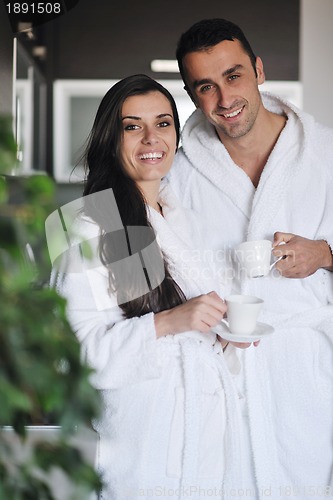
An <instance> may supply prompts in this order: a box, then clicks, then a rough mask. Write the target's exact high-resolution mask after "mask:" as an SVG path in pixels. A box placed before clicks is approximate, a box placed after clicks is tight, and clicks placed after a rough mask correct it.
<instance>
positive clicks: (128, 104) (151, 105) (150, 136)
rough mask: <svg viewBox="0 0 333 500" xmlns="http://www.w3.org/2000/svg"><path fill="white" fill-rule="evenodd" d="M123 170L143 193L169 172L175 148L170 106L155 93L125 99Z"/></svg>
mask: <svg viewBox="0 0 333 500" xmlns="http://www.w3.org/2000/svg"><path fill="white" fill-rule="evenodd" d="M122 124H123V141H122V145H121V159H122V164H123V169H124V171H125V172H126V174H127V175H128V176H129V177H131V179H133V180H134V181H135V182H136V183H137V184H138V185H139V187H140V188H141V189H142V190H143V191H145V189H150V187H151V186H152V184H159V182H160V180H161V179H162V177H164V176H165V175H166V174H167V173H168V172H169V170H170V168H171V165H172V162H173V159H174V156H175V152H176V147H177V136H176V129H175V123H174V117H173V113H172V108H171V105H170V103H169V101H168V99H167V98H166V97H165V96H164V95H163V94H161V93H160V92H158V91H152V92H149V93H148V94H143V95H135V96H130V97H128V98H127V99H126V100H125V101H124V104H123V107H122Z"/></svg>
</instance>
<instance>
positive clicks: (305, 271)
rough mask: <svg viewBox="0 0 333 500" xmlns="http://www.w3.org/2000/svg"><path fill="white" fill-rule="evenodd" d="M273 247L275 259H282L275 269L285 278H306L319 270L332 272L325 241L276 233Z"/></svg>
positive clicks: (329, 254)
mask: <svg viewBox="0 0 333 500" xmlns="http://www.w3.org/2000/svg"><path fill="white" fill-rule="evenodd" d="M281 243H285V244H284V245H280V244H281ZM273 247H274V250H273V255H274V256H275V257H284V258H283V259H282V260H280V261H279V262H278V263H277V264H276V265H275V267H276V269H278V270H279V271H280V273H281V274H282V276H285V277H286V278H306V277H307V276H310V275H311V274H314V273H315V272H316V271H318V269H320V268H323V269H327V270H329V271H333V255H332V251H331V248H330V246H329V245H328V243H327V242H326V241H325V240H310V239H307V238H303V237H302V236H297V235H296V234H292V233H281V232H276V233H275V234H274V242H273Z"/></svg>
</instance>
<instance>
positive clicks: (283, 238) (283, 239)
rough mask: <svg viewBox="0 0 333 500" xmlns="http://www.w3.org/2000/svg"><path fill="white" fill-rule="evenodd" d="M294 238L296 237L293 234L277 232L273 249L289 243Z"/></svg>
mask: <svg viewBox="0 0 333 500" xmlns="http://www.w3.org/2000/svg"><path fill="white" fill-rule="evenodd" d="M294 236H295V235H294V234H292V233H282V232H280V231H277V232H276V233H274V240H273V247H276V246H277V245H281V243H288V242H289V241H290V240H291V238H293V237H294Z"/></svg>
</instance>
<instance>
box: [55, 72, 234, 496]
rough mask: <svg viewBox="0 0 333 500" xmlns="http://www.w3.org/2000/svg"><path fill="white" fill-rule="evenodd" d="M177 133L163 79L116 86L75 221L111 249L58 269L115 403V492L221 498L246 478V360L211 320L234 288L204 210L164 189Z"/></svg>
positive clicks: (106, 411) (109, 475) (95, 136)
mask: <svg viewBox="0 0 333 500" xmlns="http://www.w3.org/2000/svg"><path fill="white" fill-rule="evenodd" d="M178 141H179V119H178V114H177V109H176V105H175V102H174V100H173V98H172V96H171V95H170V94H169V92H168V91H167V90H166V89H165V88H164V87H163V86H161V85H160V84H159V83H157V82H156V81H154V80H152V79H151V78H149V77H147V76H145V75H135V76H131V77H128V78H125V79H124V80H122V81H120V82H118V83H117V84H116V85H114V86H113V87H112V88H111V89H110V90H109V91H108V92H107V94H106V95H105V97H104V98H103V100H102V102H101V104H100V107H99V109H98V112H97V115H96V118H95V122H94V125H93V128H92V132H91V134H90V138H89V142H88V146H87V149H86V154H85V161H86V167H87V178H86V183H85V190H84V195H85V198H84V208H83V213H82V214H81V215H80V216H79V217H78V218H77V220H76V221H75V231H76V232H77V233H78V234H80V235H83V238H82V241H83V240H89V241H90V243H91V244H92V246H93V243H94V242H96V241H98V245H97V246H98V253H99V261H98V264H96V261H95V260H90V259H89V258H88V257H83V258H82V265H83V268H82V270H81V271H80V270H78V269H77V268H76V269H73V267H72V268H69V269H68V271H67V273H64V275H63V276H62V278H61V279H60V278H59V280H58V290H59V291H60V293H61V294H63V295H64V296H65V297H66V298H67V300H68V315H69V319H70V321H71V324H72V326H73V328H74V330H75V331H76V332H77V336H78V338H79V340H80V342H81V344H82V350H83V353H84V356H85V358H86V359H87V361H88V363H89V364H90V365H91V366H92V367H93V368H94V370H95V372H94V374H93V376H92V382H93V384H94V386H95V387H96V388H97V389H98V390H99V391H101V395H102V400H103V403H104V404H103V411H102V415H101V418H100V420H99V421H98V422H96V423H95V428H96V430H97V431H98V433H99V435H100V446H99V457H98V467H99V470H100V471H101V473H102V477H103V480H104V482H105V488H104V489H103V491H102V492H101V496H100V498H103V499H116V500H118V499H123V498H130V499H132V500H133V499H136V498H146V497H147V498H150V497H154V496H165V495H166V496H170V495H171V493H172V492H173V493H172V495H171V496H173V497H174V498H178V497H181V496H184V495H185V493H186V491H188V490H186V488H191V498H200V497H201V496H202V495H203V494H204V493H203V492H204V491H206V492H208V490H211V489H212V488H215V491H216V492H217V497H219V495H221V496H222V489H226V488H231V487H232V486H236V485H237V486H239V484H240V473H241V469H242V467H241V464H240V453H239V445H240V442H239V428H238V425H239V419H240V416H239V410H238V395H237V391H236V390H235V387H234V382H233V376H234V375H233V374H232V373H231V372H232V371H233V370H234V369H235V370H236V368H237V360H236V359H233V356H234V352H233V347H231V348H230V347H228V349H227V351H226V352H228V351H229V361H228V363H229V368H228V366H227V364H226V360H225V355H224V353H223V349H222V347H225V344H221V343H220V340H219V339H217V337H216V334H215V333H213V331H211V328H212V327H214V326H215V325H217V324H218V323H219V322H220V320H221V319H222V317H223V315H224V313H225V311H226V306H225V304H224V302H223V300H222V299H221V298H220V295H221V293H223V290H221V289H220V284H219V282H218V281H217V280H216V275H215V272H214V268H213V267H212V264H211V262H210V261H209V259H208V258H205V255H204V253H203V252H199V250H198V249H199V242H198V240H197V237H196V232H195V228H196V227H197V225H198V221H197V219H193V215H192V214H191V213H190V212H185V211H184V210H183V209H182V208H181V206H180V203H179V202H178V201H177V200H176V199H175V197H174V196H173V194H172V192H171V190H170V187H169V186H168V184H165V185H164V186H163V187H162V188H161V179H162V178H163V177H164V176H165V175H166V174H167V173H168V171H169V169H170V168H171V165H172V161H173V158H174V155H175V152H176V150H177V146H178ZM110 188H112V191H111V190H110ZM113 197H114V198H113ZM114 200H115V203H113V201H114ZM152 230H153V232H152ZM198 233H199V231H198ZM155 234H156V238H157V242H158V246H157V245H156V242H155V241H154V238H155ZM80 241H81V240H80ZM130 247H131V248H132V250H133V251H132V255H131V252H130V251H129V250H128V249H129V248H130ZM77 248H78V247H76V249H77ZM80 251H81V255H82V249H81V250H80ZM161 271H162V272H161ZM163 277H164V279H163ZM221 342H223V341H222V339H221ZM234 367H236V368H234ZM233 471H237V472H236V475H235V476H234V475H233ZM207 494H208V493H207Z"/></svg>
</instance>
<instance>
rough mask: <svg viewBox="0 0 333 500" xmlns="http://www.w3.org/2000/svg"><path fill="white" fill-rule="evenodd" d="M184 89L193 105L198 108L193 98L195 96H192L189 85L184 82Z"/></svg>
mask: <svg viewBox="0 0 333 500" xmlns="http://www.w3.org/2000/svg"><path fill="white" fill-rule="evenodd" d="M184 90H186V92H187V95H188V96H189V98H190V99H191V101H192V102H193V104H194V106H195V107H196V108H198V107H199V106H198V104H197V102H196V100H195V98H194V96H193V94H192V92H191V91H190V89H189V87H188V86H187V85H186V84H185V85H184Z"/></svg>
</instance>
